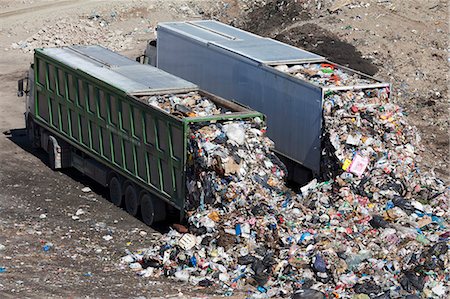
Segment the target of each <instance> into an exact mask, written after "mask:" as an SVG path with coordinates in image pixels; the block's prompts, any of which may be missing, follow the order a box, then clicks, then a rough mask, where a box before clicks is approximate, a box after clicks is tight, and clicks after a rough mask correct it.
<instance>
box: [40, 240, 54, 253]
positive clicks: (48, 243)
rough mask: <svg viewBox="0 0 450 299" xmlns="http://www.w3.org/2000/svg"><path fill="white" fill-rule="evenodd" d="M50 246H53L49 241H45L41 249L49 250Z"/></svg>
mask: <svg viewBox="0 0 450 299" xmlns="http://www.w3.org/2000/svg"><path fill="white" fill-rule="evenodd" d="M52 248H53V243H50V242H47V243H45V245H44V246H42V250H44V251H49V250H50V249H52Z"/></svg>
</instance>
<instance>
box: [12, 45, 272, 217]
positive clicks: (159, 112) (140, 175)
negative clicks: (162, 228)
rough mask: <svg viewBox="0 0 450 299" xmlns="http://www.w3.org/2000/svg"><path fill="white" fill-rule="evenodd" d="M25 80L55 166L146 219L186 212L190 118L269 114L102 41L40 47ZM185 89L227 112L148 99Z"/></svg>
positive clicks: (37, 129)
mask: <svg viewBox="0 0 450 299" xmlns="http://www.w3.org/2000/svg"><path fill="white" fill-rule="evenodd" d="M26 83H27V84H26V88H24V80H20V81H19V95H23V94H24V92H25V93H26V98H27V100H26V113H25V118H26V126H27V132H28V136H29V137H30V139H31V142H32V144H33V145H34V146H36V147H40V148H42V149H44V150H45V151H46V152H47V153H48V157H49V166H50V167H51V168H53V169H61V168H68V167H74V168H76V169H78V170H79V171H80V172H82V173H84V174H86V175H87V176H89V177H91V178H92V179H94V180H95V181H97V182H98V183H100V184H101V185H103V186H105V187H108V188H109V198H110V200H111V201H112V202H113V203H114V204H115V205H117V206H122V205H124V207H125V209H126V211H127V212H128V213H130V214H132V215H134V216H136V215H137V214H138V213H139V212H140V213H141V215H142V219H143V221H144V222H145V223H147V224H148V225H151V224H152V223H153V222H155V221H160V220H163V219H165V217H166V211H168V210H175V211H180V212H181V213H180V215H181V216H183V212H184V203H185V198H186V192H187V191H186V183H185V182H186V177H185V175H186V162H187V138H188V132H189V126H190V125H191V124H195V123H199V122H214V121H220V120H225V119H246V118H253V117H261V118H262V117H263V116H262V115H261V114H260V113H258V112H255V111H252V110H250V109H248V108H246V107H244V106H241V105H239V104H236V103H234V102H232V101H227V100H224V99H222V98H220V97H217V96H215V95H213V94H210V93H207V92H205V91H202V90H199V89H198V87H197V86H196V85H194V84H192V83H190V82H187V81H185V80H183V79H180V78H178V77H175V76H173V75H170V74H168V73H166V72H164V71H162V70H159V69H157V68H154V67H152V66H150V65H142V64H139V63H137V62H136V61H133V60H130V59H128V58H126V57H124V56H122V55H119V54H117V53H115V52H112V51H110V50H108V49H106V48H103V47H100V46H72V47H62V48H45V49H36V50H35V55H34V64H33V65H32V66H31V69H30V72H29V75H28V77H27V78H26ZM24 89H25V90H24ZM186 93H193V94H194V95H196V96H201V97H205V98H207V99H208V100H210V101H212V102H214V104H215V105H217V106H218V107H223V108H225V110H226V111H227V113H222V114H219V115H210V116H198V115H181V114H179V115H177V114H175V113H170V112H167V111H165V110H164V109H161V108H160V107H156V106H154V105H150V104H149V102H148V99H149V97H152V96H153V97H154V96H160V97H161V96H170V95H172V96H173V95H175V96H177V95H182V94H186Z"/></svg>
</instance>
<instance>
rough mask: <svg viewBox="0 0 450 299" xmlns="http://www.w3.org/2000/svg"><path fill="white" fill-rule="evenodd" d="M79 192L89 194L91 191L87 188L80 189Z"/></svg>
mask: <svg viewBox="0 0 450 299" xmlns="http://www.w3.org/2000/svg"><path fill="white" fill-rule="evenodd" d="M81 192H83V193H89V192H92V190H91V188H89V187H84V188H83V189H81Z"/></svg>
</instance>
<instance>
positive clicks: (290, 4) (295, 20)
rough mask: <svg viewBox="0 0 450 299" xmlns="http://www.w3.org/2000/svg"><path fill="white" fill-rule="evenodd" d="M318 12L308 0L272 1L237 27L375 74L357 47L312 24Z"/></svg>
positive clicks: (245, 18)
mask: <svg viewBox="0 0 450 299" xmlns="http://www.w3.org/2000/svg"><path fill="white" fill-rule="evenodd" d="M317 13H318V11H317V10H316V8H314V7H312V6H311V5H309V3H308V2H307V1H295V0H291V1H270V2H268V3H266V4H265V5H262V6H258V7H256V8H254V9H253V10H251V11H250V12H249V13H248V14H247V15H246V16H245V17H244V18H243V21H242V23H241V24H234V25H237V26H239V27H240V28H242V29H244V30H246V31H250V32H252V33H255V34H258V35H262V36H267V37H271V38H274V39H277V40H279V41H282V42H284V43H287V44H290V45H292V46H295V47H299V48H302V49H305V50H307V51H311V52H314V53H317V54H319V55H322V56H324V57H326V58H327V59H329V60H331V61H333V62H336V63H339V64H342V65H346V66H349V67H351V68H353V69H356V70H358V71H361V72H364V73H367V74H369V75H374V74H375V73H377V72H378V68H377V67H376V66H375V65H373V63H372V60H370V59H367V58H363V57H362V54H361V52H359V51H358V50H357V49H356V48H355V46H353V45H352V44H350V43H347V42H345V41H343V40H342V39H340V38H339V37H338V36H337V35H335V34H333V33H332V32H330V31H328V30H326V29H324V28H322V27H320V26H319V25H316V24H311V23H306V24H302V23H304V22H308V21H310V20H311V21H312V20H313V19H314V18H315V15H316V14H317Z"/></svg>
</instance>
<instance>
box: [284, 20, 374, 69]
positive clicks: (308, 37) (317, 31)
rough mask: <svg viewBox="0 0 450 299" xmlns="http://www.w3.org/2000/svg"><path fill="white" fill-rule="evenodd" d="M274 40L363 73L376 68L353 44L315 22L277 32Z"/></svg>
mask: <svg viewBox="0 0 450 299" xmlns="http://www.w3.org/2000/svg"><path fill="white" fill-rule="evenodd" d="M275 39H276V40H279V41H281V42H284V43H287V44H290V45H293V46H296V47H299V48H302V49H305V50H308V51H311V52H314V53H317V54H319V55H322V56H324V57H326V58H328V59H329V60H331V61H333V62H336V63H339V64H343V65H346V66H349V67H351V68H353V69H356V70H358V71H361V72H363V73H366V74H369V75H374V74H375V73H377V72H378V68H377V67H376V66H375V65H373V64H372V61H371V60H370V59H367V58H363V57H362V54H361V52H359V51H358V50H357V49H356V48H355V47H354V46H353V45H351V44H349V43H346V42H344V41H342V40H340V39H339V38H338V37H337V36H336V35H334V34H333V33H331V32H329V31H328V30H326V29H323V28H321V27H320V26H317V25H315V24H305V25H302V26H300V27H295V28H292V29H290V30H287V31H286V32H283V33H280V34H277V35H276V36H275Z"/></svg>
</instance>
